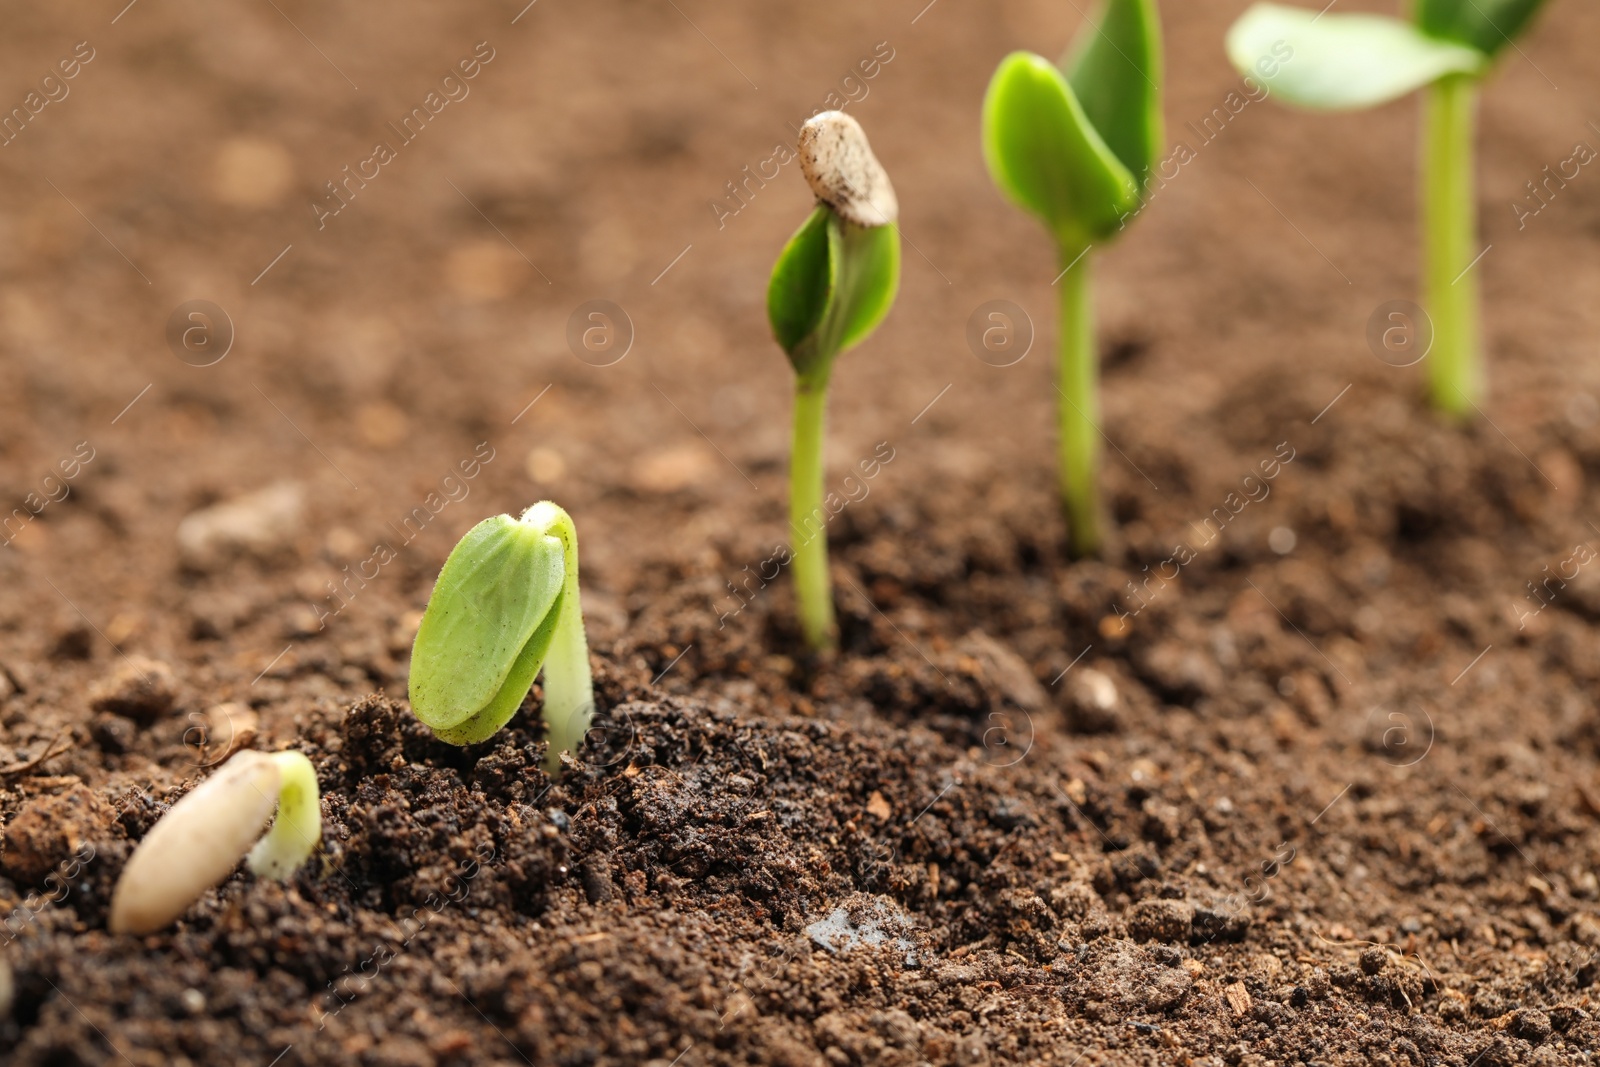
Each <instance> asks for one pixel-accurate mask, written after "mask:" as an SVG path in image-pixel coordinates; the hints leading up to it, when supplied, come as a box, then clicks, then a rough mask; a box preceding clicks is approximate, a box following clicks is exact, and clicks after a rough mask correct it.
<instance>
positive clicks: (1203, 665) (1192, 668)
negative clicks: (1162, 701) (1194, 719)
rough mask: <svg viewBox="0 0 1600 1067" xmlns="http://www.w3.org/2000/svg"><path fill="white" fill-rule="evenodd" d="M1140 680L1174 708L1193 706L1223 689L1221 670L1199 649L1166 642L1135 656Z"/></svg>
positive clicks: (1176, 642)
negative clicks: (1175, 705) (1201, 699)
mask: <svg viewBox="0 0 1600 1067" xmlns="http://www.w3.org/2000/svg"><path fill="white" fill-rule="evenodd" d="M1134 665H1135V666H1136V667H1137V668H1138V670H1139V674H1140V677H1142V678H1143V679H1144V680H1145V681H1146V682H1148V683H1149V684H1150V686H1151V688H1153V689H1155V690H1156V692H1158V693H1160V694H1161V695H1162V696H1163V697H1165V698H1166V699H1168V700H1170V701H1172V702H1173V703H1175V704H1193V703H1194V702H1195V701H1197V700H1199V699H1200V698H1201V697H1208V696H1212V695H1214V694H1216V693H1217V692H1219V691H1220V690H1221V689H1222V684H1223V683H1222V669H1221V668H1220V667H1218V666H1217V664H1216V661H1215V660H1213V659H1211V658H1210V657H1209V656H1207V655H1206V654H1205V653H1204V652H1201V651H1200V650H1199V649H1196V648H1192V647H1190V646H1188V645H1186V644H1183V643H1182V642H1179V641H1163V642H1161V643H1160V644H1157V645H1153V646H1151V647H1150V648H1148V649H1145V650H1143V651H1141V652H1138V653H1136V654H1135V656H1134Z"/></svg>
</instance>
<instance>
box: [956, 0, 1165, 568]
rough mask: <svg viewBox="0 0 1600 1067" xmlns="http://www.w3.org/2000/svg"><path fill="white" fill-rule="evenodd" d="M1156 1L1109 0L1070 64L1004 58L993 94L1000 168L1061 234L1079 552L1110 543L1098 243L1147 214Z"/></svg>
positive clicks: (1005, 187)
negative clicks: (1105, 528)
mask: <svg viewBox="0 0 1600 1067" xmlns="http://www.w3.org/2000/svg"><path fill="white" fill-rule="evenodd" d="M1160 79H1161V26H1160V22H1159V19H1158V18H1157V15H1156V6H1155V2H1154V0H1106V2H1105V3H1104V4H1103V5H1102V6H1101V8H1100V11H1099V13H1098V15H1097V16H1096V18H1095V19H1094V20H1093V22H1091V23H1090V25H1088V26H1087V27H1085V29H1084V31H1083V32H1082V34H1081V35H1080V36H1079V39H1078V41H1077V43H1076V44H1075V45H1074V47H1073V48H1072V50H1071V51H1070V52H1069V53H1068V55H1067V57H1066V59H1065V60H1063V62H1062V63H1061V65H1060V66H1057V65H1056V64H1054V63H1051V62H1050V61H1049V60H1048V59H1045V58H1044V57H1043V56H1039V55H1035V54H1034V53H1032V52H1013V53H1012V54H1011V55H1009V56H1007V57H1006V58H1005V59H1004V60H1003V61H1002V62H1001V64H1000V68H999V69H998V70H996V71H995V74H994V78H993V79H992V80H991V81H990V82H989V91H988V94H987V96H985V98H984V101H983V153H984V158H985V159H986V160H987V161H988V164H989V173H990V175H991V176H992V177H993V178H994V182H995V184H996V185H998V186H999V187H1000V189H1001V191H1002V192H1003V193H1005V195H1006V196H1007V197H1008V198H1009V199H1011V200H1012V201H1013V202H1015V203H1016V204H1017V205H1018V206H1019V207H1021V208H1023V209H1024V210H1026V211H1029V212H1031V213H1033V214H1034V215H1037V216H1038V217H1039V218H1040V220H1042V221H1043V222H1044V224H1045V226H1046V228H1048V229H1049V231H1050V235H1051V237H1053V238H1054V239H1055V243H1056V250H1057V253H1058V255H1059V258H1060V265H1061V269H1062V272H1061V275H1060V276H1059V278H1058V279H1057V282H1058V284H1059V285H1060V286H1061V361H1060V366H1059V381H1058V384H1057V387H1056V388H1057V391H1058V392H1059V393H1060V395H1061V417H1060V421H1061V426H1060V449H1061V496H1062V502H1063V507H1064V510H1065V512H1066V518H1067V526H1068V537H1069V543H1070V547H1071V549H1072V552H1073V554H1074V555H1076V556H1089V555H1093V554H1094V553H1095V552H1097V551H1098V550H1099V547H1100V489H1099V474H1098V472H1099V467H1100V400H1099V395H1098V379H1099V357H1098V355H1097V353H1096V345H1095V326H1094V303H1093V298H1092V295H1091V290H1090V270H1091V267H1092V260H1093V258H1094V257H1093V256H1092V255H1091V253H1092V251H1093V250H1094V249H1095V248H1097V247H1099V246H1101V245H1104V244H1106V243H1108V242H1110V241H1111V240H1113V239H1114V238H1115V237H1116V236H1117V235H1118V234H1119V233H1121V232H1122V230H1123V229H1124V228H1126V226H1127V222H1128V220H1129V219H1130V218H1132V217H1133V216H1135V215H1136V214H1138V212H1139V209H1140V207H1141V197H1142V196H1143V194H1144V192H1145V188H1146V185H1147V183H1148V181H1149V177H1150V170H1151V167H1152V166H1154V164H1155V162H1156V158H1157V156H1158V155H1159V154H1160V152H1161V147H1162V142H1163V135H1162V122H1161V91H1160V88H1159V83H1160Z"/></svg>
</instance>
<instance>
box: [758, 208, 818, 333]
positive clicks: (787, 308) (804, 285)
mask: <svg viewBox="0 0 1600 1067" xmlns="http://www.w3.org/2000/svg"><path fill="white" fill-rule="evenodd" d="M832 215H833V212H832V211H831V210H830V209H829V208H828V207H827V206H826V205H823V204H818V205H817V208H816V210H815V211H813V212H812V213H811V214H810V216H809V217H807V219H806V221H805V222H804V223H802V224H801V226H800V228H799V229H798V230H796V231H795V233H794V236H793V237H791V238H789V243H788V244H786V245H784V246H783V252H782V253H781V254H779V256H778V262H777V263H775V264H773V266H772V280H771V281H769V282H768V283H767V318H768V319H769V320H771V322H772V335H773V336H774V337H776V338H777V340H778V344H779V345H781V346H782V347H783V350H784V351H785V352H787V353H789V355H790V358H793V356H794V352H795V349H796V348H798V347H799V346H800V344H801V343H802V342H803V341H805V339H806V338H808V337H810V336H811V335H812V334H813V333H815V332H816V329H817V326H818V325H819V324H820V323H821V322H822V316H823V314H824V313H825V312H826V311H827V309H828V301H829V299H830V298H831V297H832V296H833V281H834V274H835V265H834V262H833V254H832V247H831V243H830V241H829V239H828V220H829V219H830V218H831V217H832Z"/></svg>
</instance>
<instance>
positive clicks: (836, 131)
mask: <svg viewBox="0 0 1600 1067" xmlns="http://www.w3.org/2000/svg"><path fill="white" fill-rule="evenodd" d="M800 171H801V173H803V174H804V175H805V176H806V181H807V182H808V183H809V184H810V185H811V191H812V192H813V193H815V194H816V195H817V199H818V200H821V201H822V202H823V203H825V204H827V205H828V206H829V207H831V208H833V210H834V211H836V212H838V213H839V216H840V217H841V218H843V219H844V220H845V221H846V222H853V223H855V224H856V225H857V226H887V225H889V224H890V223H892V222H894V221H895V220H896V219H898V218H899V217H900V201H899V200H898V199H897V198H896V197H895V195H894V186H893V185H890V184H889V174H888V172H887V171H885V170H884V169H883V164H881V163H879V162H878V157H877V156H875V155H873V154H872V147H871V146H870V145H868V144H867V135H866V133H865V131H863V130H862V129H861V123H859V122H857V121H856V120H855V118H854V117H852V116H850V115H847V114H845V113H844V112H843V111H824V112H822V113H821V114H818V115H813V116H812V117H811V118H810V119H808V120H807V121H806V124H805V125H804V126H802V127H800Z"/></svg>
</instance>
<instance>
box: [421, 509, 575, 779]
mask: <svg viewBox="0 0 1600 1067" xmlns="http://www.w3.org/2000/svg"><path fill="white" fill-rule="evenodd" d="M541 667H542V668H544V721H545V726H546V727H547V728H548V730H549V735H550V751H549V754H548V756H547V757H546V764H547V766H548V768H549V769H550V771H551V773H554V772H555V771H557V770H558V769H560V766H561V753H563V752H570V751H576V749H577V747H578V744H579V742H581V741H582V740H583V735H584V734H585V733H586V732H587V731H588V729H589V719H590V718H591V716H592V715H593V714H594V682H593V680H592V676H591V675H590V673H589V645H588V642H587V641H586V640H585V639H584V635H583V609H582V607H581V605H580V603H579V597H578V531H577V530H576V529H575V528H574V527H573V525H572V518H571V516H569V515H568V514H567V513H566V512H565V511H563V510H562V509H561V508H559V507H557V506H556V505H555V504H552V503H551V502H550V501H548V500H543V501H540V502H539V503H537V504H535V505H533V507H531V508H529V509H528V510H527V511H524V512H523V513H522V517H521V518H520V519H514V518H512V517H511V516H510V515H496V516H494V517H493V518H490V519H484V520H483V521H482V522H480V523H478V525H476V526H474V527H473V528H472V529H470V530H468V531H467V535H466V536H465V537H463V538H462V539H461V542H460V543H459V544H457V545H456V547H455V548H453V549H452V550H451V551H450V556H449V558H448V559H446V560H445V561H444V569H443V570H441V571H440V572H439V581H438V582H437V583H436V584H435V585H434V587H433V596H432V597H430V598H429V600H428V607H427V609H426V610H425V611H424V612H423V613H422V625H421V626H419V627H418V628H417V639H416V642H415V644H413V646H412V649H411V680H410V686H409V688H410V695H411V710H412V711H413V712H415V713H416V716H417V718H419V719H421V720H422V721H423V722H424V723H425V724H427V726H428V728H429V729H431V730H432V731H433V733H434V736H435V737H437V738H439V740H441V741H446V742H449V743H450V744H452V745H470V744H475V743H476V742H479V741H484V740H487V739H488V738H490V737H493V736H494V735H495V734H496V733H497V732H499V730H500V728H501V727H502V726H504V725H505V724H506V723H507V721H509V720H510V718H511V716H512V715H514V714H516V711H517V708H519V707H521V705H522V698H523V697H525V696H527V695H528V691H529V690H530V689H531V688H532V687H533V680H534V677H535V676H536V675H538V673H539V669H540V668H541Z"/></svg>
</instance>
